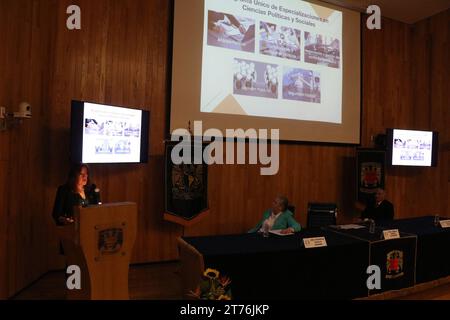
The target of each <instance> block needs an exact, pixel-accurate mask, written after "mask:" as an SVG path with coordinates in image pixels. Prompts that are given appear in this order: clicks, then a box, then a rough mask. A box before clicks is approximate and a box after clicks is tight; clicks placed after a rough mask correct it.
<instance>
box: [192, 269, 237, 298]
mask: <svg viewBox="0 0 450 320" xmlns="http://www.w3.org/2000/svg"><path fill="white" fill-rule="evenodd" d="M230 284H231V280H230V278H228V277H226V276H221V275H220V273H219V271H217V270H214V269H210V268H208V269H206V270H205V272H204V273H203V276H202V281H201V283H200V285H199V286H198V287H197V289H196V290H195V291H191V292H190V296H192V297H194V298H196V299H199V300H231V297H232V296H231V289H230Z"/></svg>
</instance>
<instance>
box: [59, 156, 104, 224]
mask: <svg viewBox="0 0 450 320" xmlns="http://www.w3.org/2000/svg"><path fill="white" fill-rule="evenodd" d="M99 203H100V192H99V189H97V188H96V186H95V184H90V180H89V167H88V166H87V165H85V164H78V165H75V166H73V167H72V169H71V170H70V172H69V177H68V179H67V182H66V184H64V185H62V186H60V187H59V188H58V191H57V193H56V199H55V204H54V206H53V219H54V220H55V222H56V224H57V225H58V226H63V225H66V224H70V223H73V222H74V220H73V207H75V206H88V205H95V204H99Z"/></svg>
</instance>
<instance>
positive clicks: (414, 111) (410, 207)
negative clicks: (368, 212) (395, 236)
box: [0, 0, 450, 297]
mask: <svg viewBox="0 0 450 320" xmlns="http://www.w3.org/2000/svg"><path fill="white" fill-rule="evenodd" d="M73 3H74V2H73V1H69V0H32V1H29V0H19V1H18V0H4V1H1V2H0V27H1V30H2V31H3V30H6V32H2V33H0V43H2V44H4V45H2V47H4V48H7V49H6V50H1V51H0V72H1V74H2V77H0V105H2V104H6V105H8V106H10V105H11V106H13V105H17V104H18V103H19V102H20V101H21V100H23V99H28V100H29V101H30V102H31V103H32V104H33V107H34V108H33V112H34V115H33V119H32V120H31V121H28V122H26V123H24V124H23V125H22V126H20V127H19V128H17V129H15V130H13V131H10V132H6V133H0V169H1V170H2V173H0V192H2V191H3V192H2V194H3V198H2V196H1V195H0V201H2V202H1V203H0V222H2V224H3V222H5V224H4V226H0V240H2V244H0V249H2V248H3V247H5V246H7V256H8V259H7V263H5V262H4V261H5V260H3V259H0V283H2V282H4V281H7V280H8V281H7V282H8V287H9V288H8V290H7V291H8V294H9V295H11V294H13V293H14V292H17V291H18V290H20V289H21V288H23V287H24V286H25V285H27V284H28V283H30V281H32V280H33V279H35V278H36V277H38V276H39V275H41V274H42V273H43V272H45V271H47V270H49V269H55V268H61V267H62V266H63V261H62V259H61V257H59V256H58V241H57V238H56V234H55V230H54V224H53V221H52V220H51V210H52V206H53V201H54V196H55V192H56V187H57V186H58V185H59V184H62V183H63V182H64V181H65V178H66V174H67V170H68V168H69V154H68V152H69V143H68V142H69V121H70V101H71V100H72V99H82V100H90V101H94V102H99V103H111V104H116V105H125V106H130V107H138V108H143V109H146V110H150V111H151V126H150V127H151V128H150V137H151V141H150V144H151V149H150V162H149V164H147V165H131V166H124V165H106V166H102V165H95V166H92V172H93V179H94V181H95V182H96V183H97V184H98V185H99V186H100V188H101V189H102V193H103V200H104V201H105V202H109V201H123V200H129V201H136V202H137V203H138V204H139V228H138V236H137V241H136V246H135V250H134V254H133V262H135V263H144V262H156V261H164V260H172V259H176V258H177V250H176V237H177V236H179V235H181V234H183V233H184V234H186V235H206V234H227V233H241V232H245V231H247V230H248V229H249V228H251V227H252V226H253V225H254V224H255V223H256V222H257V220H258V219H259V218H260V216H261V212H262V211H263V210H264V209H265V208H267V207H268V206H270V204H271V201H272V198H273V197H274V196H275V195H276V194H278V193H284V194H286V195H287V196H288V197H289V198H290V199H291V201H292V202H293V203H294V204H295V205H296V206H297V212H296V217H297V218H298V220H299V221H300V222H301V223H302V224H306V216H305V211H306V207H307V203H308V202H309V201H332V202H337V203H338V204H339V206H340V207H341V210H342V212H343V216H344V217H345V218H350V217H351V216H352V214H353V210H352V202H353V200H354V195H355V187H354V184H353V182H354V181H355V172H354V167H353V166H354V157H355V149H354V148H352V147H338V146H317V145H316V146H313V145H302V144H289V145H281V146H280V170H279V174H278V175H276V176H272V177H264V176H261V175H260V174H259V169H260V168H259V166H250V165H224V166H218V165H214V166H212V167H211V168H210V173H209V194H210V207H211V215H210V217H209V218H208V219H205V220H204V221H202V222H201V223H199V224H198V225H196V226H194V227H192V228H189V229H186V230H183V229H182V228H181V227H178V226H175V225H172V224H170V223H168V222H164V221H163V220H162V212H163V207H164V205H163V197H164V185H163V184H164V179H163V178H164V176H163V175H164V173H163V168H164V159H163V150H164V144H163V139H164V136H165V130H166V106H167V104H168V101H167V90H168V87H167V84H168V80H169V79H168V78H167V74H168V64H169V52H168V48H169V41H170V39H169V34H168V29H169V24H170V21H169V19H170V5H169V4H168V3H169V1H167V0H152V1H149V0H126V1H125V0H121V1H119V0H109V1H108V0H96V1H88V0H78V1H75V3H76V4H78V5H79V6H80V7H81V10H82V30H81V31H69V30H67V29H66V28H65V23H66V18H67V15H66V13H65V12H66V8H67V6H68V5H70V4H73ZM449 20H450V19H449V11H447V12H446V13H444V14H441V15H438V16H436V17H433V18H431V19H428V20H426V21H423V22H421V23H419V24H417V25H416V26H407V25H405V24H402V23H399V22H394V21H391V20H388V19H385V20H383V29H382V30H381V31H369V30H364V31H363V41H364V42H363V55H364V65H363V68H364V77H363V78H364V79H363V81H364V83H363V89H364V97H363V118H362V146H365V147H367V146H371V144H372V142H371V137H372V136H373V135H376V134H378V133H382V132H384V131H385V129H386V128H387V127H415V128H419V129H421V128H423V129H437V130H439V131H440V132H441V139H442V140H441V142H442V143H441V148H442V153H441V156H440V165H439V167H438V168H436V169H423V170H422V169H420V170H419V169H411V168H402V169H395V170H390V171H389V172H388V174H389V176H388V177H387V189H388V194H389V197H390V198H391V199H392V200H393V202H394V203H395V205H396V210H397V211H396V216H397V218H403V217H409V216H418V215H423V214H430V213H433V214H434V213H439V214H442V215H445V214H448V213H449V212H448V207H449V200H448V199H449V194H450V189H449V185H450V172H449V168H450V166H449V161H450V156H449V149H450V148H449V145H450V142H449V138H450V136H449V134H450V133H449V130H448V119H449V107H448V106H449V103H448V102H449V101H448V94H447V93H448V92H450V91H449V89H450V88H449V87H448V85H449V83H450V81H449V78H448V77H449V72H448V70H449V61H448V56H449V54H448V50H449V41H450V40H449V35H448V29H449V28H448V23H449V22H448V21H449ZM444 29H445V30H447V31H445V32H444V31H442V30H444ZM446 70H447V72H446ZM5 197H6V199H4V198H5ZM344 220H345V219H344ZM6 225H7V228H8V230H5V229H6V227H5V226H6ZM6 240H7V245H6V244H5V241H6ZM2 246H3V247H2ZM1 252H2V253H0V254H4V252H5V251H3V250H1ZM0 258H2V257H1V256H0ZM29 266H33V268H29ZM1 287H2V286H1V285H0V288H1ZM0 297H2V291H1V289H0Z"/></svg>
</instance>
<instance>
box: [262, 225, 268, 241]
mask: <svg viewBox="0 0 450 320" xmlns="http://www.w3.org/2000/svg"><path fill="white" fill-rule="evenodd" d="M263 236H264V238H268V237H269V225H268V224H267V223H264V226H263Z"/></svg>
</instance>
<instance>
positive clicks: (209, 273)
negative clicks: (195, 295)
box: [203, 268, 219, 280]
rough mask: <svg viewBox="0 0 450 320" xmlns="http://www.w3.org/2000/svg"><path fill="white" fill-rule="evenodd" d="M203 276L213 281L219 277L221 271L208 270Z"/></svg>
mask: <svg viewBox="0 0 450 320" xmlns="http://www.w3.org/2000/svg"><path fill="white" fill-rule="evenodd" d="M203 275H204V276H205V277H207V278H209V279H211V280H214V279H217V278H218V277H219V271H217V270H214V269H210V268H208V269H206V271H205V273H203Z"/></svg>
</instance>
